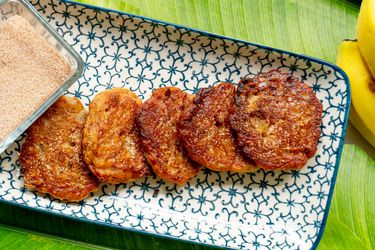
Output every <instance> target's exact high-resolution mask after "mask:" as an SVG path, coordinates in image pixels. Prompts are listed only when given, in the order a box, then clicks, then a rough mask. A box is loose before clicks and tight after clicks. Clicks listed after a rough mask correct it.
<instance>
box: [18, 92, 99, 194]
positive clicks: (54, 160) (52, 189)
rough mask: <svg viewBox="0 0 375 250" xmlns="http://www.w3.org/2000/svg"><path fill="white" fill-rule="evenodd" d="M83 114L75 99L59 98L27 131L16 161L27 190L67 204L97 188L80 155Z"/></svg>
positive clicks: (93, 177)
mask: <svg viewBox="0 0 375 250" xmlns="http://www.w3.org/2000/svg"><path fill="white" fill-rule="evenodd" d="M86 114H87V112H86V111H85V110H84V108H83V106H82V104H81V102H80V101H79V100H78V99H77V98H70V97H65V96H62V97H60V98H59V99H58V100H57V101H56V102H55V103H54V104H53V105H52V106H51V107H50V108H49V109H48V110H47V111H46V112H45V113H44V114H43V115H42V116H41V117H40V118H39V119H38V120H37V121H36V122H35V123H34V124H33V125H31V127H30V128H29V129H28V130H27V137H26V141H25V143H24V144H23V146H22V149H21V154H20V158H19V161H20V164H21V167H22V170H23V173H24V181H25V186H26V187H27V188H29V189H35V190H37V191H39V192H42V193H49V194H51V195H52V196H53V197H56V198H58V199H60V200H68V201H80V200H82V199H84V198H86V197H87V196H88V195H89V193H90V192H92V191H95V190H96V189H97V187H98V185H99V182H98V180H97V179H96V178H95V176H94V175H92V174H91V173H90V171H89V169H88V168H87V167H86V166H85V165H84V164H83V161H82V155H81V142H82V130H83V125H84V122H85V118H86Z"/></svg>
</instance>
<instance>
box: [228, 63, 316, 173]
mask: <svg viewBox="0 0 375 250" xmlns="http://www.w3.org/2000/svg"><path fill="white" fill-rule="evenodd" d="M321 121H322V104H321V103H320V101H319V100H318V99H317V97H316V96H315V93H314V92H313V91H312V90H311V89H310V88H309V87H308V86H307V85H306V84H304V83H302V82H301V81H299V80H298V79H297V78H295V77H293V76H291V75H290V74H284V73H280V72H279V71H276V70H273V71H270V72H268V73H262V74H259V75H257V76H256V77H255V78H253V79H243V80H241V81H240V83H239V87H238V90H237V94H236V110H235V112H234V114H233V115H232V117H231V125H232V128H233V129H234V130H235V131H236V132H237V136H238V144H239V146H240V147H241V148H242V150H243V153H244V154H245V155H246V156H248V157H249V158H251V159H252V160H254V161H255V162H256V164H257V165H258V166H260V167H262V168H265V169H289V168H291V169H299V168H302V167H303V166H304V165H305V163H306V161H307V160H308V158H310V157H312V156H313V155H314V154H315V152H316V148H317V143H318V139H319V136H320V124H321Z"/></svg>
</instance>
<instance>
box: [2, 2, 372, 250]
mask: <svg viewBox="0 0 375 250" xmlns="http://www.w3.org/2000/svg"><path fill="white" fill-rule="evenodd" d="M78 2H83V3H87V4H91V5H99V6H102V7H106V8H112V9H118V10H122V11H126V12H130V13H134V14H138V15H144V16H148V17H152V18H156V19H160V20H164V21H168V22H172V23H178V24H182V25H185V26H191V27H194V28H199V29H202V30H207V31H209V32H213V33H218V34H222V35H225V36H230V37H235V38H239V39H243V40H248V41H251V42H255V43H260V44H265V45H268V46H272V47H277V48H281V49H285V50H289V51H293V52H298V53H302V54H307V55H311V56H314V57H318V58H321V59H324V60H327V61H330V62H335V61H336V55H337V49H338V45H339V43H340V42H341V40H343V39H345V38H350V39H353V38H355V37H356V22H357V16H358V11H359V4H360V1H359V0H352V1H344V0H178V1H176V0H104V1H102V0H79V1H78ZM374 180H375V162H374V161H372V160H371V159H370V158H369V157H368V156H367V155H366V153H365V152H363V151H362V150H361V149H359V148H358V147H356V146H353V145H346V146H345V147H344V150H343V155H342V160H341V166H340V171H339V175H338V179H337V182H336V188H335V193H334V196H333V201H332V205H331V210H330V215H329V217H328V222H327V225H326V229H325V232H324V235H323V238H322V240H321V243H320V245H319V247H318V249H322V250H323V249H374V248H375V182H374ZM93 231H94V230H93ZM94 232H95V231H94ZM2 233H3V235H6V233H5V231H4V232H2V231H1V229H0V237H1V235H2ZM11 234H13V235H15V233H14V231H12V233H11ZM126 235H127V236H129V234H126ZM9 237H10V239H13V238H16V236H9ZM38 237H41V236H38ZM144 237H145V236H140V235H137V234H134V236H133V237H132V239H122V240H123V241H124V242H125V245H126V241H134V242H133V243H132V244H134V245H136V246H138V247H142V246H143V247H144V248H145V249H147V248H150V247H151V248H152V249H154V248H155V247H157V248H169V249H174V248H176V249H189V248H194V249H198V248H200V249H203V248H204V247H198V246H196V245H194V246H192V245H190V244H186V243H180V242H178V243H177V242H174V241H166V240H164V239H159V238H153V239H152V242H153V246H150V245H147V244H145V243H144V239H145V238H144ZM30 239H35V241H37V242H39V241H40V240H39V238H32V237H31V238H27V240H28V241H30ZM43 240H46V241H48V239H47V238H43ZM52 241H53V243H51V244H55V245H54V246H56V247H61V248H63V246H65V245H64V244H74V243H72V242H68V243H66V242H61V241H60V240H58V241H56V240H55V239H53V240H52ZM18 242H19V241H18ZM96 242H97V241H96ZM146 242H150V241H149V240H146ZM1 243H2V241H1V240H0V248H1ZM12 244H13V243H12ZM14 244H18V243H17V241H15V243H14ZM59 244H60V245H59ZM103 244H109V243H103ZM14 246H17V245H14ZM79 247H82V245H80V246H79ZM83 247H86V246H85V245H84V246H83ZM90 247H92V246H90Z"/></svg>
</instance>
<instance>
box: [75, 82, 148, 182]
mask: <svg viewBox="0 0 375 250" xmlns="http://www.w3.org/2000/svg"><path fill="white" fill-rule="evenodd" d="M141 104H142V101H141V100H140V99H139V98H138V97H137V96H136V95H135V94H134V93H133V92H131V91H130V90H128V89H121V88H114V89H111V90H106V91H103V92H101V93H99V94H98V95H97V96H95V98H94V100H92V102H91V103H90V107H89V114H88V116H87V119H86V123H85V127H84V130H83V141H82V148H83V159H84V161H85V163H86V164H87V166H88V167H89V169H90V170H91V171H92V172H93V173H94V175H95V176H96V177H98V178H99V180H101V181H106V182H108V183H112V184H117V183H123V182H128V181H131V180H135V179H138V178H141V177H144V176H146V175H149V174H150V173H151V170H150V167H149V166H148V165H147V163H146V160H145V158H144V156H143V151H142V148H141V144H140V143H141V142H140V136H139V133H138V128H137V126H136V123H135V116H136V112H137V110H138V109H139V107H140V106H141Z"/></svg>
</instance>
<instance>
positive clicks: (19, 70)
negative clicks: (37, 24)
mask: <svg viewBox="0 0 375 250" xmlns="http://www.w3.org/2000/svg"><path fill="white" fill-rule="evenodd" d="M69 73H70V65H69V64H68V62H67V61H66V60H65V59H64V58H63V56H62V55H60V54H59V52H58V51H57V49H56V48H54V47H53V46H52V45H50V44H49V43H48V42H47V40H46V39H45V38H44V37H43V36H42V35H41V34H40V33H38V32H37V31H36V30H35V29H34V28H33V27H32V26H31V25H30V24H29V22H27V20H25V19H24V18H23V17H21V16H18V15H16V16H12V17H10V18H9V19H8V20H6V21H3V22H0V141H2V140H4V139H5V137H7V136H8V135H10V133H11V132H12V131H14V130H15V129H16V128H17V127H18V126H19V125H21V124H22V122H24V121H25V120H26V119H27V118H28V117H29V116H30V115H31V114H32V113H33V112H34V111H35V110H36V109H37V108H38V107H39V106H40V105H41V104H42V103H43V102H45V101H46V100H47V99H48V97H50V96H51V95H52V94H53V93H54V92H55V91H56V90H57V88H59V87H60V86H61V85H62V84H63V83H64V81H65V80H66V78H67V76H68V75H69Z"/></svg>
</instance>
